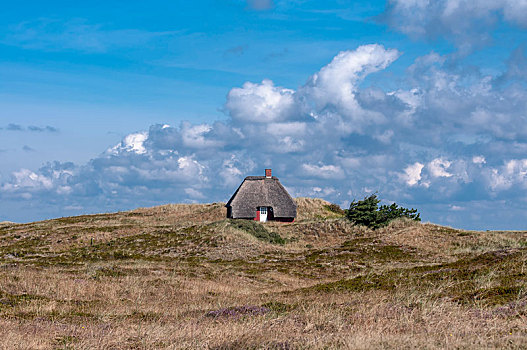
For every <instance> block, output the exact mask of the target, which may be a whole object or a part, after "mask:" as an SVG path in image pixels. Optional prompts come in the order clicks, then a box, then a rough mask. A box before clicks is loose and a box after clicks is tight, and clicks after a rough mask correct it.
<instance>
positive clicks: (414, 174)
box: [402, 162, 424, 186]
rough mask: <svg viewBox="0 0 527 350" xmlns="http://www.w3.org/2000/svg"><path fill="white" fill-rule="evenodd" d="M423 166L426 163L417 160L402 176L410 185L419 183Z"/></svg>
mask: <svg viewBox="0 0 527 350" xmlns="http://www.w3.org/2000/svg"><path fill="white" fill-rule="evenodd" d="M423 168H424V164H421V163H419V162H415V163H414V164H412V165H409V166H407V167H406V168H405V169H404V174H403V176H402V178H403V180H404V181H405V182H406V184H407V185H408V186H415V185H417V184H418V183H419V180H421V171H422V170H423Z"/></svg>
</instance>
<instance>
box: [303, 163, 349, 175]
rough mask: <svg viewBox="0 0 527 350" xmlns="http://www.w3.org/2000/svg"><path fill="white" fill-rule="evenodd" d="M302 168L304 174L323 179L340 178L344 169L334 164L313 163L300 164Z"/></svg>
mask: <svg viewBox="0 0 527 350" xmlns="http://www.w3.org/2000/svg"><path fill="white" fill-rule="evenodd" d="M302 170H303V171H304V173H305V174H306V175H309V176H313V177H317V178H323V179H342V178H344V171H343V170H342V168H340V167H339V166H336V165H313V164H302Z"/></svg>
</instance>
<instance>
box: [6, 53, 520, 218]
mask: <svg viewBox="0 0 527 350" xmlns="http://www.w3.org/2000/svg"><path fill="white" fill-rule="evenodd" d="M399 55H400V53H399V52H398V51H396V50H393V49H386V48H384V47H383V46H381V45H366V46H361V47H359V48H357V49H355V50H351V51H344V52H341V53H339V54H338V55H337V56H336V57H335V58H334V59H333V60H332V61H331V62H329V63H328V64H327V65H326V66H324V67H322V68H321V69H320V70H319V71H318V72H316V73H314V74H313V75H312V76H311V77H310V78H309V79H308V80H307V82H306V83H305V84H304V85H303V86H300V87H299V88H297V89H290V88H287V87H280V86H277V85H275V84H274V83H273V82H272V81H271V80H264V81H262V82H260V83H253V82H247V83H245V84H243V85H242V86H241V87H235V88H233V89H231V91H230V92H229V93H228V95H227V100H226V102H225V106H224V111H225V113H226V115H227V118H226V120H224V121H217V122H214V123H202V124H192V123H189V122H183V123H181V124H179V125H176V126H170V125H168V124H156V125H152V126H150V127H149V128H148V130H143V131H136V132H132V133H130V134H129V135H127V136H125V137H124V138H123V139H122V140H121V141H120V142H117V143H116V144H115V145H113V146H111V147H109V148H108V149H107V150H106V151H105V152H103V153H102V154H100V155H99V156H97V157H95V158H94V159H92V160H91V161H89V162H87V163H86V164H82V165H76V164H71V163H59V162H55V163H50V164H47V165H45V166H43V167H42V168H40V169H38V170H26V169H23V170H20V171H18V172H15V173H13V174H12V175H11V178H10V179H6V180H5V181H3V183H2V184H1V187H0V197H1V198H2V201H0V202H2V203H14V202H13V201H19V202H20V203H24V201H27V200H28V198H31V201H39V203H42V204H43V205H42V207H46V208H54V207H56V208H57V209H56V210H57V213H60V210H62V209H63V208H64V207H68V208H82V209H79V210H83V211H100V210H117V209H124V208H133V207H136V206H139V205H141V206H146V205H155V204H159V203H166V202H195V201H219V200H222V201H225V200H227V199H228V198H229V196H230V195H231V194H232V193H233V191H234V190H235V189H236V188H237V186H238V185H239V183H240V182H241V180H242V179H243V178H244V177H245V176H247V175H258V174H261V173H262V172H263V169H264V168H267V167H270V168H272V169H273V173H274V174H275V175H277V176H279V177H280V179H281V180H282V182H283V183H284V185H286V186H287V188H288V189H289V190H290V191H291V193H292V194H293V195H296V196H323V197H324V198H326V199H328V200H331V201H333V202H336V203H339V204H344V205H345V203H349V201H350V200H351V199H353V198H350V196H351V193H352V194H353V195H354V196H356V197H357V198H360V197H361V196H364V195H368V194H370V193H371V192H375V191H379V194H380V196H381V197H382V198H391V199H394V200H396V201H397V202H398V203H400V204H402V205H407V206H413V207H418V208H420V209H421V210H422V211H423V216H424V217H425V218H426V219H427V220H431V221H438V222H445V223H448V224H456V223H457V224H459V223H461V222H464V221H463V220H468V219H467V217H466V216H462V214H463V213H462V212H468V211H471V208H472V209H473V208H479V209H478V211H480V212H481V211H485V210H486V211H488V215H489V216H488V217H489V218H490V217H493V215H498V214H497V213H498V212H499V213H500V215H505V216H506V215H508V214H506V213H507V211H506V210H505V208H507V209H508V210H512V211H514V210H516V212H517V211H518V210H523V209H521V208H523V207H521V206H516V207H514V208H511V207H510V205H509V206H507V204H506V199H507V198H512V197H511V196H514V198H521V197H522V196H523V197H525V194H526V191H527V180H526V174H527V160H525V154H527V126H526V125H527V120H526V118H527V116H526V115H525V113H524V112H523V111H525V110H527V89H526V88H525V86H523V85H521V84H503V81H501V82H500V81H499V79H497V78H501V79H506V77H505V78H504V76H503V75H499V76H498V75H497V76H488V75H483V74H481V73H480V72H478V71H474V70H458V69H454V68H452V67H451V66H449V65H448V64H447V63H446V61H445V59H444V58H443V57H442V56H441V55H439V54H436V53H430V54H428V55H426V56H423V57H420V58H418V59H416V60H415V62H414V63H413V64H412V65H411V66H410V67H408V69H407V75H406V76H405V82H404V84H401V87H400V88H398V89H396V90H394V91H384V90H382V89H381V88H379V87H377V86H369V87H368V88H362V87H361V82H362V81H363V80H364V79H365V78H366V77H367V76H368V75H371V74H375V73H376V72H379V71H381V70H383V69H388V66H389V65H390V63H392V62H393V61H394V60H396V59H397V57H399ZM497 201H504V203H505V204H503V205H504V207H503V208H504V209H503V210H498V211H496V210H495V209H493V208H492V204H493V203H496V202H497ZM17 203H18V202H17ZM525 205H526V206H527V203H526V204H525ZM454 206H455V207H454ZM458 207H460V208H461V207H462V208H465V209H464V210H463V211H461V210H457V209H454V208H458ZM493 210H494V211H493ZM458 213H459V215H460V216H456V215H458ZM57 215H60V214H57ZM498 219H499V218H498ZM498 219H496V220H498ZM452 220H458V221H452ZM470 220H472V221H470V222H464V224H463V225H465V227H467V226H470V225H472V224H473V226H470V227H477V225H481V221H480V220H481V219H478V218H474V219H470ZM474 225H476V226H474Z"/></svg>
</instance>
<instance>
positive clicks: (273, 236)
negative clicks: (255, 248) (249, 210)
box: [231, 220, 286, 244]
mask: <svg viewBox="0 0 527 350" xmlns="http://www.w3.org/2000/svg"><path fill="white" fill-rule="evenodd" d="M231 223H232V226H233V227H235V228H237V229H239V230H242V231H245V232H247V233H249V234H250V235H252V236H254V237H256V238H258V239H259V240H261V241H264V242H269V243H273V244H285V243H286V241H285V239H283V238H282V237H281V236H280V235H279V234H278V233H276V232H270V231H268V230H267V229H266V228H265V227H264V226H263V225H262V224H260V223H258V222H254V221H251V220H231Z"/></svg>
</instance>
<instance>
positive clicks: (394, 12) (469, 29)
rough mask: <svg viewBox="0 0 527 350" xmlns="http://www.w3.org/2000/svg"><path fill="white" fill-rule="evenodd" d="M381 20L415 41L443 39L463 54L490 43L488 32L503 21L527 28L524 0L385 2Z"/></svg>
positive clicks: (413, 0) (526, 6)
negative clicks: (500, 20) (453, 43)
mask: <svg viewBox="0 0 527 350" xmlns="http://www.w3.org/2000/svg"><path fill="white" fill-rule="evenodd" d="M382 18H383V20H384V21H385V22H386V23H388V25H390V26H391V27H393V28H395V29H397V30H399V31H401V32H403V33H405V34H408V35H409V36H411V37H416V38H430V39H435V38H437V37H446V38H448V39H450V40H452V41H453V42H455V43H456V44H457V45H458V47H459V48H460V49H461V50H463V51H468V50H470V49H471V48H472V47H473V46H480V45H484V44H486V43H488V42H490V40H491V35H490V33H491V31H492V29H494V28H495V27H496V23H497V22H498V20H499V19H500V18H503V19H504V20H505V21H507V22H509V24H513V25H517V26H519V27H523V28H525V27H527V2H526V1H524V0H434V1H428V0H388V6H387V10H386V12H385V13H384V14H383V16H382Z"/></svg>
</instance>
